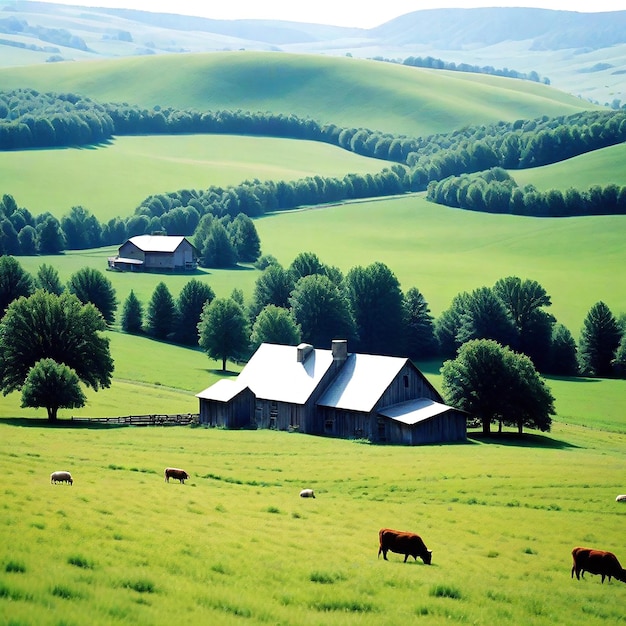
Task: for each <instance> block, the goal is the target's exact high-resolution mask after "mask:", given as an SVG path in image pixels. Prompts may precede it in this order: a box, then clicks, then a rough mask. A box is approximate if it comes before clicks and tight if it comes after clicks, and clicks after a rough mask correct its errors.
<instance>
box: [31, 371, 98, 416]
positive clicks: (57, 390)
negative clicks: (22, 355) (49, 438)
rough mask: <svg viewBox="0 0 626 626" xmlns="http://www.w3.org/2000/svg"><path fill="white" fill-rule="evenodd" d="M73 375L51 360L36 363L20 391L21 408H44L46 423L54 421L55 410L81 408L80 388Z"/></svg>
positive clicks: (75, 376) (82, 394)
mask: <svg viewBox="0 0 626 626" xmlns="http://www.w3.org/2000/svg"><path fill="white" fill-rule="evenodd" d="M79 383H80V381H79V378H78V376H77V375H76V372H75V371H74V370H73V369H72V368H70V367H68V366H67V365H65V364H64V363H57V362H56V361H54V360H53V359H41V360H40V361H37V363H35V364H34V365H33V366H32V367H31V368H30V370H29V371H28V375H27V376H26V380H25V382H24V386H23V387H22V407H34V408H38V407H45V408H46V410H47V411H48V420H50V421H51V422H54V421H56V419H57V412H58V410H59V409H76V408H79V407H81V406H85V402H86V401H87V398H86V396H85V394H84V393H83V390H82V389H81V388H80V384H79Z"/></svg>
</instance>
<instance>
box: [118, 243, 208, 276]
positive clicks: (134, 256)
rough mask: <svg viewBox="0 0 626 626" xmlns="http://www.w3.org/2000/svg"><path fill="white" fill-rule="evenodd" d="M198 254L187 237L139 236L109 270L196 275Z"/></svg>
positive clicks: (127, 244)
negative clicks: (189, 272)
mask: <svg viewBox="0 0 626 626" xmlns="http://www.w3.org/2000/svg"><path fill="white" fill-rule="evenodd" d="M198 256H199V254H198V250H197V249H196V248H195V247H194V246H193V245H192V244H191V243H190V242H189V240H188V239H187V238H186V237H168V236H167V235H138V236H137V237H131V238H130V239H129V240H128V241H126V242H125V243H123V244H122V245H121V246H120V248H119V250H118V254H117V256H115V257H109V259H108V262H109V267H110V268H111V269H116V270H124V271H135V272H136V271H151V270H152V271H176V272H179V271H193V270H195V269H197V267H198Z"/></svg>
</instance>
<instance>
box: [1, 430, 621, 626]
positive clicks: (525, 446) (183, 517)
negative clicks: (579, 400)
mask: <svg viewBox="0 0 626 626" xmlns="http://www.w3.org/2000/svg"><path fill="white" fill-rule="evenodd" d="M0 441H2V446H0V472H2V475H3V477H4V481H3V482H4V485H3V487H2V500H1V503H0V507H2V510H3V513H2V523H1V524H0V622H2V623H4V624H33V625H34V624H37V625H38V626H39V625H48V624H50V625H52V624H55V625H56V624H83V623H85V619H86V616H88V620H89V623H90V624H94V625H99V624H103V625H104V624H118V623H120V624H121V623H125V624H131V623H132V624H137V625H141V624H146V625H148V624H150V625H152V626H158V625H160V624H163V625H169V624H180V625H184V624H208V623H216V624H239V623H246V624H263V623H271V624H294V625H296V624H297V625H301V624H311V625H313V624H337V625H339V624H341V625H343V624H362V625H379V624H389V625H395V624H402V623H411V622H414V621H415V622H417V621H420V623H421V622H422V621H423V622H424V623H427V624H444V623H446V624H449V623H470V624H512V625H516V626H517V625H519V624H535V625H544V624H545V625H552V624H559V623H560V624H568V625H576V624H580V625H585V626H588V625H596V624H602V625H607V626H608V625H609V624H611V625H612V624H617V623H622V622H623V621H624V614H623V606H624V602H625V601H626V585H624V584H623V583H620V582H618V581H615V580H613V581H612V582H611V583H608V582H605V583H604V585H602V584H601V583H600V578H599V577H598V576H593V575H590V574H586V576H585V578H584V580H581V581H577V580H576V579H574V580H572V579H571V578H570V570H571V556H570V553H571V550H572V548H573V547H574V546H577V545H590V546H595V547H598V548H603V549H611V550H613V551H614V552H615V553H616V554H617V556H618V558H621V560H622V563H623V562H624V561H625V560H626V553H625V552H624V544H623V523H624V521H626V520H625V516H626V507H625V506H624V505H623V504H620V503H616V502H615V496H616V495H617V494H618V493H622V492H623V490H624V483H623V477H624V448H625V446H626V435H624V434H621V435H617V434H615V433H612V434H609V433H606V432H602V431H599V430H594V429H588V428H581V427H577V426H562V425H559V426H557V427H556V428H555V429H554V432H553V433H551V434H550V435H549V436H541V435H536V436H533V437H529V438H527V439H526V440H525V441H523V442H520V441H519V440H517V439H515V438H512V439H507V438H503V439H499V440H498V439H495V438H494V439H487V440H485V439H482V438H480V437H471V438H470V440H469V441H468V443H467V444H463V445H447V446H446V445H444V446H426V447H419V448H406V447H388V446H371V445H364V444H361V443H359V442H353V441H344V440H335V439H325V438H318V437H310V436H306V435H299V434H290V433H284V432H272V431H238V432H234V431H224V430H216V429H211V430H206V429H203V428H189V427H170V428H158V427H153V428H110V429H104V428H103V429H96V428H68V427H58V428H47V427H46V426H45V425H44V424H42V423H39V422H37V421H33V420H11V421H8V422H7V421H4V422H0ZM168 465H171V466H177V467H183V468H185V469H186V470H187V471H188V472H189V473H190V476H191V478H190V480H188V481H187V482H186V483H185V484H184V485H181V484H179V483H177V482H176V483H175V482H170V483H165V482H164V480H163V469H164V468H165V467H166V466H168ZM58 469H67V470H69V471H71V472H72V474H73V477H74V485H73V486H68V485H51V484H50V483H49V475H50V472H52V471H55V470H58ZM303 487H312V488H313V489H315V492H316V496H317V497H316V498H315V499H302V498H299V497H298V493H299V491H300V489H301V488H303ZM381 527H392V528H398V529H406V530H412V531H414V532H418V533H419V534H420V535H421V536H422V537H423V539H424V541H425V542H426V545H427V546H428V548H429V549H431V550H432V551H433V560H432V565H430V566H426V565H424V564H423V563H422V561H421V560H418V561H417V562H415V561H413V559H411V560H410V561H407V563H403V562H402V561H403V556H401V555H397V554H393V553H389V555H388V559H389V560H388V561H384V560H383V559H382V558H377V551H378V530H379V528H381Z"/></svg>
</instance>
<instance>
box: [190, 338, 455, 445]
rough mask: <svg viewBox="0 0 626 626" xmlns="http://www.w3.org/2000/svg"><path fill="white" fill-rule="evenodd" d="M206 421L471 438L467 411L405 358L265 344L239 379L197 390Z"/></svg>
mask: <svg viewBox="0 0 626 626" xmlns="http://www.w3.org/2000/svg"><path fill="white" fill-rule="evenodd" d="M197 397H198V399H199V403H200V409H199V414H200V423H201V424H204V425H207V426H221V427H225V428H271V429H276V430H297V431H299V432H302V433H307V434H312V435H323V436H329V437H341V438H346V439H357V438H363V439H369V440H370V441H372V442H376V443H393V444H404V445H418V444H424V443H439V442H450V441H465V440H466V439H467V423H466V418H467V416H466V414H465V413H464V412H462V411H459V410H457V409H454V408H453V407H450V406H447V405H445V404H444V403H443V400H442V398H441V396H440V395H439V393H438V392H437V390H436V389H435V388H434V387H433V386H432V385H431V384H430V383H429V382H428V380H427V379H426V378H425V376H424V375H423V374H422V373H421V372H420V371H419V370H418V369H417V367H415V365H413V363H412V362H411V361H410V360H409V359H406V358H400V357H389V356H379V355H373V354H355V353H348V348H347V342H346V341H345V340H334V341H333V343H332V349H331V350H321V349H315V348H313V346H311V345H309V344H300V345H299V346H282V345H275V344H267V343H264V344H261V346H260V347H259V349H258V350H257V351H256V352H255V353H254V355H253V356H252V358H251V359H250V361H249V362H248V363H247V364H246V366H245V367H244V368H243V370H242V371H241V373H240V374H239V376H238V377H237V378H236V379H222V380H219V381H218V382H217V383H215V384H214V385H212V386H211V387H209V388H208V389H205V390H204V391H202V392H200V393H199V394H197Z"/></svg>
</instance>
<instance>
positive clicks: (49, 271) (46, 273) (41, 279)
mask: <svg viewBox="0 0 626 626" xmlns="http://www.w3.org/2000/svg"><path fill="white" fill-rule="evenodd" d="M36 285H37V288H38V289H43V290H44V291H47V292H48V293H55V294H56V295H57V296H60V295H61V294H62V293H63V290H64V287H63V284H62V283H61V279H60V278H59V272H58V271H57V269H56V267H53V266H52V265H48V264H46V263H42V264H41V265H40V266H39V270H38V271H37V278H36Z"/></svg>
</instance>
